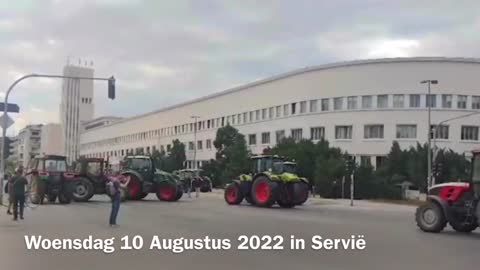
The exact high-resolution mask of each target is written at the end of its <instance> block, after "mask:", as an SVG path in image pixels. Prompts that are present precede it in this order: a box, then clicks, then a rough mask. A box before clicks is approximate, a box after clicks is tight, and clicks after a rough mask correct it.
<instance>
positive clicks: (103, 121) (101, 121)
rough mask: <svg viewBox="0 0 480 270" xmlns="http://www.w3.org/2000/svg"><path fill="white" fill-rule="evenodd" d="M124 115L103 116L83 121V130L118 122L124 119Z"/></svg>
mask: <svg viewBox="0 0 480 270" xmlns="http://www.w3.org/2000/svg"><path fill="white" fill-rule="evenodd" d="M122 119H123V118H122V117H116V116H102V117H98V118H95V119H93V120H90V121H85V122H82V131H86V130H90V129H94V128H98V127H103V126H106V125H109V124H112V123H114V122H117V121H119V120H122Z"/></svg>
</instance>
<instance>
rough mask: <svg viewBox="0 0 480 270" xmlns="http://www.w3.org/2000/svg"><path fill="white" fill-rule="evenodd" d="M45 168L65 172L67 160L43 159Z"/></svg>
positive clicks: (50, 170) (49, 170) (48, 170)
mask: <svg viewBox="0 0 480 270" xmlns="http://www.w3.org/2000/svg"><path fill="white" fill-rule="evenodd" d="M45 170H46V171H47V172H66V171H67V162H65V160H51V159H47V160H45Z"/></svg>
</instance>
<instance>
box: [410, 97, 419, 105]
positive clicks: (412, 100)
mask: <svg viewBox="0 0 480 270" xmlns="http://www.w3.org/2000/svg"><path fill="white" fill-rule="evenodd" d="M410 108H420V95H410Z"/></svg>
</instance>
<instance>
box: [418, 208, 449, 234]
mask: <svg viewBox="0 0 480 270" xmlns="http://www.w3.org/2000/svg"><path fill="white" fill-rule="evenodd" d="M415 221H416V222H417V226H418V227H419V228H420V229H421V230H422V231H424V232H432V233H438V232H441V231H442V230H443V229H444V228H445V226H446V225H447V219H446V218H445V214H444V213H443V209H442V208H441V207H440V206H439V205H438V204H437V203H435V202H431V201H428V202H427V203H425V204H424V205H422V206H419V207H418V208H417V211H416V212H415Z"/></svg>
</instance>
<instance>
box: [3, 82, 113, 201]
mask: <svg viewBox="0 0 480 270" xmlns="http://www.w3.org/2000/svg"><path fill="white" fill-rule="evenodd" d="M28 78H61V79H78V80H91V81H108V97H109V98H110V99H115V78H114V77H113V76H112V77H110V78H98V77H77V76H63V75H48V74H35V73H33V74H28V75H25V76H23V77H20V78H19V79H17V80H16V81H14V82H13V83H12V85H10V87H9V88H8V90H7V92H6V93H5V100H4V104H5V105H4V110H3V125H2V127H3V130H2V135H3V139H2V148H1V151H0V171H1V174H2V175H0V203H2V202H3V180H4V178H5V147H6V141H5V137H6V136H7V107H8V106H7V105H8V96H9V95H10V92H12V90H13V88H14V87H15V86H16V85H17V84H18V83H19V82H21V81H23V80H25V79H28Z"/></svg>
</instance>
